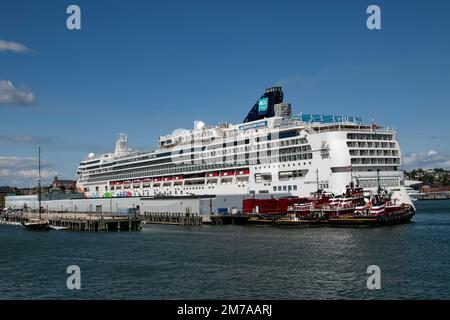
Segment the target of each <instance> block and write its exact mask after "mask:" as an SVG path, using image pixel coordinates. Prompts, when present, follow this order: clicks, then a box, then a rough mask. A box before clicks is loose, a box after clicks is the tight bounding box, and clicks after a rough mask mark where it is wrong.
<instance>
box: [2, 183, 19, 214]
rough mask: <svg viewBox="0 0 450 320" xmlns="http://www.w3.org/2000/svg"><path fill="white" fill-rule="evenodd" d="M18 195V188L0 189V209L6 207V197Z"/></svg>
mask: <svg viewBox="0 0 450 320" xmlns="http://www.w3.org/2000/svg"><path fill="white" fill-rule="evenodd" d="M15 194H16V188H12V187H0V209H3V208H4V207H5V197H6V196H10V195H15Z"/></svg>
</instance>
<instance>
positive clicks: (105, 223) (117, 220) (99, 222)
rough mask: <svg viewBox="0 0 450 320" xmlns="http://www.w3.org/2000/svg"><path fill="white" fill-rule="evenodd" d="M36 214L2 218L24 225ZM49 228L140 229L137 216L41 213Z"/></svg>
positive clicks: (80, 229)
mask: <svg viewBox="0 0 450 320" xmlns="http://www.w3.org/2000/svg"><path fill="white" fill-rule="evenodd" d="M37 217H38V216H37V214H36V213H9V214H7V215H4V216H3V219H4V220H5V221H7V222H19V223H25V222H27V221H29V220H30V219H36V218H37ZM42 218H43V219H47V220H48V221H49V222H50V225H51V226H54V227H62V228H67V229H68V230H72V231H94V232H98V231H138V230H140V229H141V218H140V217H139V216H134V215H133V216H132V215H127V216H118V215H111V214H98V213H78V212H77V213H75V212H72V213H43V214H42Z"/></svg>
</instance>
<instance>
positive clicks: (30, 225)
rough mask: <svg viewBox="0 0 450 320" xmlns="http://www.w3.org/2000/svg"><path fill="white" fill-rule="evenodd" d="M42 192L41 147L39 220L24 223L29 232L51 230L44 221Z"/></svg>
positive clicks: (48, 223)
mask: <svg viewBox="0 0 450 320" xmlns="http://www.w3.org/2000/svg"><path fill="white" fill-rule="evenodd" d="M41 199H42V192H41V147H39V178H38V200H39V219H30V220H28V222H25V223H23V226H24V228H25V229H27V230H36V231H48V230H50V222H49V221H48V220H46V219H42V206H41Z"/></svg>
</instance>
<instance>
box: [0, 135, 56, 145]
mask: <svg viewBox="0 0 450 320" xmlns="http://www.w3.org/2000/svg"><path fill="white" fill-rule="evenodd" d="M0 141H3V142H8V143H26V144H32V145H40V144H45V143H51V142H52V139H50V138H44V137H36V136H19V135H5V134H2V135H0Z"/></svg>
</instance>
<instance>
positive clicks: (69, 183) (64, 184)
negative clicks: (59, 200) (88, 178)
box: [52, 177, 77, 190]
mask: <svg viewBox="0 0 450 320" xmlns="http://www.w3.org/2000/svg"><path fill="white" fill-rule="evenodd" d="M76 184H77V182H76V181H75V180H59V179H58V177H55V178H54V179H53V183H52V187H53V188H58V189H65V190H69V189H70V190H74V189H75V186H76Z"/></svg>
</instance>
